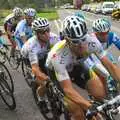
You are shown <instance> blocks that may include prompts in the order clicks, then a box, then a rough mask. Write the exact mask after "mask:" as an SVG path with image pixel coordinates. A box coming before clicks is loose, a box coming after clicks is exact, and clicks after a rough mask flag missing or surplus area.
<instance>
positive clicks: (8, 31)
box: [6, 23, 13, 39]
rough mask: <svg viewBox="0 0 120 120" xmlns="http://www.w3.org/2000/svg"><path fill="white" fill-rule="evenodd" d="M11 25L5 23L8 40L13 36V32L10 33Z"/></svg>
mask: <svg viewBox="0 0 120 120" xmlns="http://www.w3.org/2000/svg"><path fill="white" fill-rule="evenodd" d="M11 27H12V26H11V25H10V24H9V23H7V31H6V32H7V34H8V35H9V39H12V36H13V32H12V31H11Z"/></svg>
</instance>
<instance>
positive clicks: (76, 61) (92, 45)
mask: <svg viewBox="0 0 120 120" xmlns="http://www.w3.org/2000/svg"><path fill="white" fill-rule="evenodd" d="M63 33H64V35H65V40H62V41H60V42H58V43H57V44H55V46H54V47H53V48H52V49H51V51H50V52H49V53H48V57H47V60H46V66H47V67H49V68H50V69H54V71H55V73H56V77H57V80H58V81H59V82H60V85H61V87H62V88H63V90H64V92H65V94H66V97H65V100H66V101H67V103H68V109H69V110H70V112H71V113H72V115H73V118H74V119H75V120H85V116H84V112H85V111H86V110H87V109H90V110H91V111H94V109H95V108H94V106H93V105H91V103H90V102H89V101H88V100H86V99H85V98H83V97H82V96H81V95H80V94H79V93H78V92H77V91H76V90H75V89H74V88H73V87H72V83H71V79H73V80H74V82H75V83H76V84H77V85H78V86H80V87H82V88H84V89H85V88H86V89H87V90H88V92H89V93H90V94H91V95H92V96H94V97H95V98H96V99H98V100H102V99H103V98H104V97H105V96H106V93H105V86H104V85H103V83H102V82H101V80H100V78H99V77H98V76H97V74H96V73H95V72H94V71H93V70H90V69H88V68H86V67H85V66H84V61H85V58H86V57H87V56H88V55H90V54H91V53H93V52H95V53H96V54H97V55H98V57H99V59H100V60H101V61H102V62H103V63H104V64H105V66H106V67H107V68H108V69H109V71H110V72H111V73H113V75H114V74H115V75H116V76H117V78H119V79H120V77H119V72H118V70H116V69H117V67H116V66H115V65H114V64H112V63H111V62H110V61H109V60H108V59H107V58H106V57H105V52H104V51H103V48H102V45H101V44H100V42H99V41H98V40H97V38H96V36H95V35H94V36H93V35H89V34H88V33H87V27H86V23H85V20H83V19H81V18H79V17H77V16H68V17H67V18H65V20H64V21H63Z"/></svg>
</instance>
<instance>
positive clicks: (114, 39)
mask: <svg viewBox="0 0 120 120" xmlns="http://www.w3.org/2000/svg"><path fill="white" fill-rule="evenodd" d="M108 35H109V41H111V42H120V36H118V35H117V34H116V33H115V32H109V34H108Z"/></svg>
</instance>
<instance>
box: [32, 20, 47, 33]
mask: <svg viewBox="0 0 120 120" xmlns="http://www.w3.org/2000/svg"><path fill="white" fill-rule="evenodd" d="M48 27H49V22H48V20H47V19H46V18H37V19H35V20H34V21H33V22H32V29H33V30H34V31H37V30H44V29H46V28H48Z"/></svg>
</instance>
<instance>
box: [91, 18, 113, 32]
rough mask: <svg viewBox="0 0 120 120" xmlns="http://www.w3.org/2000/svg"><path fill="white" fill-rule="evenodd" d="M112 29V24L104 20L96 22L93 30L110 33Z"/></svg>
mask: <svg viewBox="0 0 120 120" xmlns="http://www.w3.org/2000/svg"><path fill="white" fill-rule="evenodd" d="M110 28H111V24H110V22H109V21H108V20H107V19H104V18H101V19H97V20H95V21H94V22H93V25H92V29H93V31H94V32H108V31H109V30H110Z"/></svg>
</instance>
